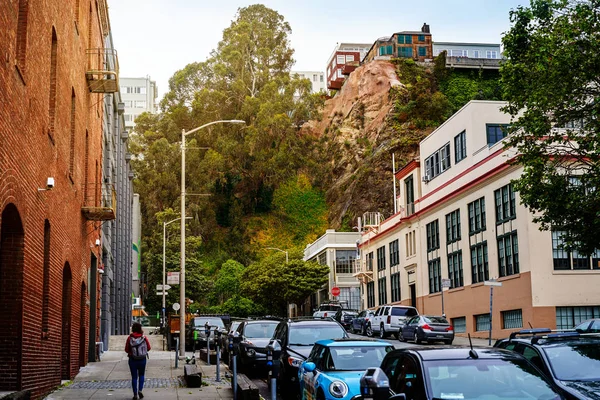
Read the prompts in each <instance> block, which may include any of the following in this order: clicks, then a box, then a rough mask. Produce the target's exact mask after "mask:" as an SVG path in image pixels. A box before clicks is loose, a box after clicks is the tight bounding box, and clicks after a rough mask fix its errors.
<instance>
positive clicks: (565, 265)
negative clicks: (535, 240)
mask: <svg viewBox="0 0 600 400" xmlns="http://www.w3.org/2000/svg"><path fill="white" fill-rule="evenodd" d="M564 235H565V232H563V231H552V258H553V262H554V270H557V271H560V270H571V269H581V270H589V269H590V267H591V269H600V264H599V263H600V251H599V250H596V251H595V252H593V253H592V255H591V257H586V256H583V255H581V254H579V252H578V251H577V250H573V251H572V252H571V251H567V250H566V249H565V240H564Z"/></svg>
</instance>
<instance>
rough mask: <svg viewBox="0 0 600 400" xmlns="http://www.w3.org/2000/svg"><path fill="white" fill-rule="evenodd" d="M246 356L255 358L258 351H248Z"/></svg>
mask: <svg viewBox="0 0 600 400" xmlns="http://www.w3.org/2000/svg"><path fill="white" fill-rule="evenodd" d="M246 354H247V355H248V357H254V356H255V355H256V351H254V349H248V350H246Z"/></svg>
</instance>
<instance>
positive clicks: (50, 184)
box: [38, 176, 54, 192]
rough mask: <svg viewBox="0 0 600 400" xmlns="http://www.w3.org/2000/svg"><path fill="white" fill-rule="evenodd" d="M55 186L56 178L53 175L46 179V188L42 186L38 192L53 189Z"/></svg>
mask: <svg viewBox="0 0 600 400" xmlns="http://www.w3.org/2000/svg"><path fill="white" fill-rule="evenodd" d="M53 188H54V178H53V177H51V176H50V177H48V179H46V188H45V189H42V188H38V192H43V191H45V190H52V189H53Z"/></svg>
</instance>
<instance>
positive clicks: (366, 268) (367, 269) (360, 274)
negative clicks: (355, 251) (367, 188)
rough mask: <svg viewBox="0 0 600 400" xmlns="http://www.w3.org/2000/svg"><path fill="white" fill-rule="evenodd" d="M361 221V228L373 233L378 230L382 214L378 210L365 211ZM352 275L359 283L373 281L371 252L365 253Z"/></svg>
mask: <svg viewBox="0 0 600 400" xmlns="http://www.w3.org/2000/svg"><path fill="white" fill-rule="evenodd" d="M362 221H363V223H364V225H363V227H362V229H364V231H365V232H366V233H369V232H370V231H373V232H374V233H377V232H379V228H380V226H381V222H382V221H383V216H382V215H381V213H378V212H367V213H364V214H363V217H362ZM354 277H356V279H358V280H359V281H360V282H361V283H364V284H366V283H368V282H372V281H373V253H372V252H371V253H369V254H365V255H364V257H362V262H361V263H360V266H358V269H357V271H356V273H355V274H354Z"/></svg>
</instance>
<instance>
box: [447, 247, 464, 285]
mask: <svg viewBox="0 0 600 400" xmlns="http://www.w3.org/2000/svg"><path fill="white" fill-rule="evenodd" d="M448 278H449V279H450V288H452V289H454V288H457V287H461V286H463V285H464V279H463V263H462V250H458V251H455V252H453V253H450V254H448Z"/></svg>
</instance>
